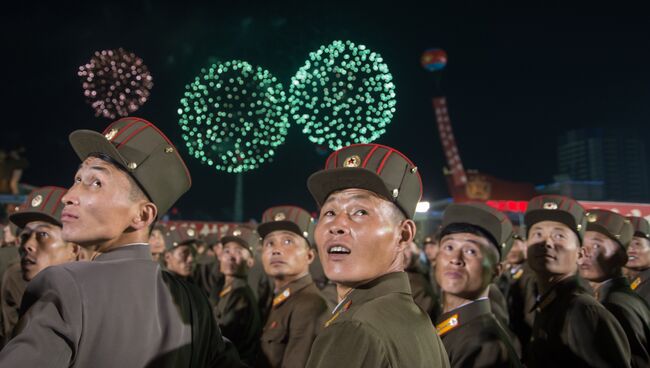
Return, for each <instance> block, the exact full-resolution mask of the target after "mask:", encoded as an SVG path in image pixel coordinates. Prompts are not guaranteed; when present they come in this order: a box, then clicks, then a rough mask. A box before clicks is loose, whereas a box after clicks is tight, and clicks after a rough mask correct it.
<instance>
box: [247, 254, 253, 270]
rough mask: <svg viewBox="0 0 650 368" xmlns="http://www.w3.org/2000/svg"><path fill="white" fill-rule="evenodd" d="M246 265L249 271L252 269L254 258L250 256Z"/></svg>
mask: <svg viewBox="0 0 650 368" xmlns="http://www.w3.org/2000/svg"><path fill="white" fill-rule="evenodd" d="M246 265H247V266H248V268H249V269H251V268H253V266H255V257H253V256H252V255H251V256H250V257H249V258H248V259H247V260H246Z"/></svg>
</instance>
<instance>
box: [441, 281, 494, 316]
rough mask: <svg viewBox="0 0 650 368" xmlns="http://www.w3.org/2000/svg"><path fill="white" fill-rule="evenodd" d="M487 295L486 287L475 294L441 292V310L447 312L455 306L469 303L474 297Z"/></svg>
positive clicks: (478, 297)
mask: <svg viewBox="0 0 650 368" xmlns="http://www.w3.org/2000/svg"><path fill="white" fill-rule="evenodd" d="M487 295H488V288H487V287H486V288H485V290H483V291H482V292H481V293H478V294H476V295H470V296H460V295H453V294H449V293H445V292H443V294H442V299H443V302H442V303H443V306H442V312H443V313H447V312H450V311H452V310H454V309H456V308H459V307H461V306H463V305H465V304H467V303H471V302H473V301H475V300H476V299H480V298H483V297H487Z"/></svg>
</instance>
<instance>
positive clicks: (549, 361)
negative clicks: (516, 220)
mask: <svg viewBox="0 0 650 368" xmlns="http://www.w3.org/2000/svg"><path fill="white" fill-rule="evenodd" d="M524 221H525V223H526V229H527V230H528V233H527V237H528V249H527V254H528V264H529V265H530V267H531V268H532V269H533V271H534V272H535V275H536V280H537V284H538V287H539V292H540V295H541V296H540V297H539V298H538V302H537V304H536V305H535V308H536V313H535V323H534V325H533V332H532V339H531V342H530V343H529V354H528V359H527V362H526V364H527V365H528V366H529V367H552V366H554V365H556V364H557V363H558V362H562V364H563V365H565V366H567V367H568V366H572V367H629V366H630V346H629V344H628V342H627V338H626V337H625V333H624V332H623V329H622V328H621V325H620V324H619V323H618V322H617V321H616V319H615V318H614V316H612V315H611V313H609V312H608V311H607V310H606V309H605V308H604V307H603V306H602V305H600V304H599V303H598V302H597V301H596V300H595V299H594V298H593V297H592V296H591V295H589V293H588V292H587V289H586V288H585V287H584V286H583V285H581V282H580V278H579V277H578V276H577V271H578V270H577V260H578V253H579V251H580V246H581V242H582V238H583V235H584V232H585V228H586V225H587V220H586V217H585V211H584V209H583V208H582V206H581V205H580V204H578V202H576V201H574V200H573V199H571V198H568V197H563V196H556V195H542V196H538V197H535V198H533V199H531V200H530V201H529V202H528V209H527V210H526V214H525V216H524Z"/></svg>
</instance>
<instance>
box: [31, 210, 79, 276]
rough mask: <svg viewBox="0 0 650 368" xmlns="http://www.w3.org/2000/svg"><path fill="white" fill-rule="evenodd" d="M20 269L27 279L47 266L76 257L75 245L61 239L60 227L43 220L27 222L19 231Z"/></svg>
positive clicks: (72, 259)
mask: <svg viewBox="0 0 650 368" xmlns="http://www.w3.org/2000/svg"><path fill="white" fill-rule="evenodd" d="M19 252H20V269H21V271H22V274H23V279H25V280H26V281H29V280H31V279H33V278H34V277H35V276H36V275H37V274H38V273H39V272H41V271H42V270H43V269H45V268H46V267H49V266H54V265H58V264H62V263H66V262H70V261H74V260H75V259H76V256H77V253H76V249H75V246H74V245H73V244H71V243H68V242H65V241H63V238H62V237H61V227H59V226H56V225H53V224H50V223H48V222H44V221H32V222H29V223H27V225H26V226H25V228H24V229H23V231H22V232H21V233H20V248H19Z"/></svg>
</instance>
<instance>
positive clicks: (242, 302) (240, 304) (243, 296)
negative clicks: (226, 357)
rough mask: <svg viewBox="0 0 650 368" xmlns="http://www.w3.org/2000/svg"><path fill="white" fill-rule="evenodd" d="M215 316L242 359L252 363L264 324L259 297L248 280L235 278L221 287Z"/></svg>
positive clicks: (257, 350)
mask: <svg viewBox="0 0 650 368" xmlns="http://www.w3.org/2000/svg"><path fill="white" fill-rule="evenodd" d="M214 316H215V318H216V319H217V323H218V324H219V328H221V333H223V335H224V336H225V337H227V338H228V339H229V340H230V341H232V342H233V344H234V345H235V347H236V348H237V351H238V352H239V356H241V359H242V361H244V362H245V363H247V364H249V365H252V364H253V363H254V362H255V361H256V360H257V359H258V355H259V353H260V335H261V334H262V323H261V321H260V312H259V310H258V307H257V300H256V299H255V295H254V294H253V290H251V288H250V286H248V283H247V282H246V279H243V278H235V279H234V280H233V282H232V284H231V285H228V286H225V287H224V288H223V290H221V293H220V298H219V301H218V302H217V305H216V306H215V307H214Z"/></svg>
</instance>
